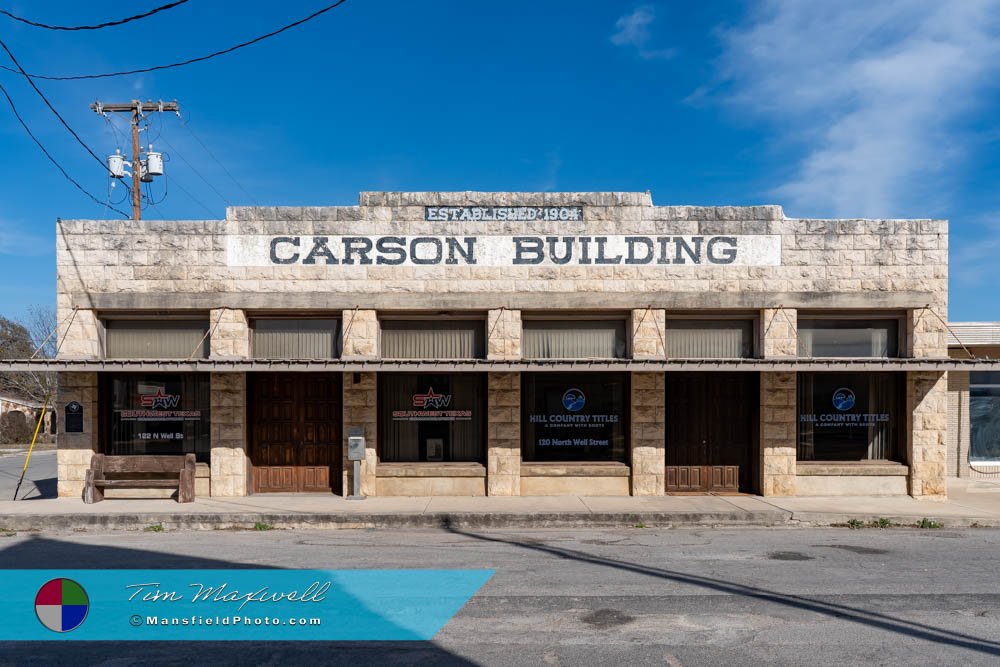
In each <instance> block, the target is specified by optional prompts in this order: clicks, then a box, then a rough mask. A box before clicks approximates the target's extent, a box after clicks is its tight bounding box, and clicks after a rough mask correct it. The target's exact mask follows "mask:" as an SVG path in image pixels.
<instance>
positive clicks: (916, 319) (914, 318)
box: [905, 306, 948, 359]
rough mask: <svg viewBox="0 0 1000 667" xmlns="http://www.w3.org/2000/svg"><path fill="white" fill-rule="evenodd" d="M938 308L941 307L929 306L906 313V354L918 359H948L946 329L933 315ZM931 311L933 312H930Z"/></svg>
mask: <svg viewBox="0 0 1000 667" xmlns="http://www.w3.org/2000/svg"><path fill="white" fill-rule="evenodd" d="M939 308H943V307H940V306H939V307H935V306H931V308H915V309H913V310H910V311H907V316H906V350H905V353H906V354H909V356H911V357H915V358H918V359H920V358H923V359H927V358H935V359H946V358H948V329H947V327H945V324H944V322H942V321H941V320H940V319H938V317H936V316H935V315H934V312H937V311H938V309H939ZM932 309H933V311H934V312H931V311H932ZM942 317H943V315H942Z"/></svg>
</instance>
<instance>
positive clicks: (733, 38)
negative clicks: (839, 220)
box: [707, 0, 1000, 216]
mask: <svg viewBox="0 0 1000 667" xmlns="http://www.w3.org/2000/svg"><path fill="white" fill-rule="evenodd" d="M721 37H722V42H723V48H724V50H723V55H722V58H721V60H720V62H719V65H720V72H719V73H720V79H721V81H722V83H721V85H719V86H717V87H716V88H715V90H714V91H709V92H708V93H707V94H708V95H709V96H716V97H718V98H720V99H722V100H724V101H725V102H727V103H728V104H730V105H731V106H732V108H734V109H736V110H738V111H739V112H740V113H743V114H748V115H750V116H751V117H753V118H756V119H764V120H766V121H768V122H771V123H773V124H774V125H775V126H776V127H778V128H779V129H780V131H781V137H780V141H782V142H792V143H793V144H795V145H797V146H798V147H800V148H803V149H804V151H805V153H804V157H802V158H801V160H800V161H798V162H797V163H796V164H794V165H792V172H791V174H790V175H789V176H787V177H786V178H785V179H784V182H783V183H781V184H780V185H777V186H776V187H775V188H774V192H773V194H774V195H776V196H777V197H778V198H779V199H780V200H781V201H782V203H786V204H787V205H788V206H789V208H790V213H792V214H795V215H825V216H830V215H837V216H859V215H864V216H894V215H897V216H898V215H902V214H913V213H915V212H919V211H920V210H921V208H922V209H923V212H924V213H926V212H927V210H930V209H935V208H940V207H942V205H943V204H944V202H945V200H946V199H947V196H948V189H949V184H950V183H954V181H949V178H951V179H954V177H955V174H956V171H957V170H958V169H959V168H960V166H961V161H962V158H963V156H964V155H966V154H967V153H968V150H969V148H970V147H969V142H968V134H967V133H965V132H963V131H962V129H961V125H962V121H963V119H964V118H965V117H966V116H967V114H969V112H970V111H972V110H974V109H975V107H976V105H977V104H978V103H980V102H981V101H982V98H983V97H984V94H985V92H986V90H987V88H988V87H989V86H990V85H995V84H996V76H997V74H998V73H1000V2H998V1H997V0H982V1H974V0H969V1H967V2H964V1H963V2H945V3H942V2H939V1H938V0H883V1H879V2H871V0H840V1H838V2H830V3H818V2H801V1H799V0H767V1H766V2H764V3H763V4H762V5H761V7H760V8H759V9H758V10H757V11H755V12H752V14H751V15H750V17H749V18H748V20H746V21H745V22H743V23H742V24H740V25H738V26H736V27H734V28H731V29H729V30H725V31H723V32H721Z"/></svg>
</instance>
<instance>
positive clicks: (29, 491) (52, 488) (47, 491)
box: [18, 477, 58, 500]
mask: <svg viewBox="0 0 1000 667" xmlns="http://www.w3.org/2000/svg"><path fill="white" fill-rule="evenodd" d="M29 484H33V485H34V488H31V486H29ZM57 484H58V483H57V481H56V478H55V477H48V478H46V479H34V480H31V481H29V480H24V484H23V485H22V486H21V493H20V494H19V496H18V500H41V499H43V498H56V497H57V495H58V491H57V489H56V486H57Z"/></svg>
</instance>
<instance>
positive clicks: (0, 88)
mask: <svg viewBox="0 0 1000 667" xmlns="http://www.w3.org/2000/svg"><path fill="white" fill-rule="evenodd" d="M0 92H3V96H4V97H6V98H7V104H9V105H10V109H11V111H13V112H14V117H15V118H17V122H19V123H20V124H21V127H23V128H24V131H25V132H27V133H28V136H29V137H31V140H32V141H34V142H35V145H36V146H38V148H40V149H41V151H42V153H44V154H45V157H47V158H48V159H49V162H51V163H52V164H54V165H55V167H56V169H58V170H59V171H60V172H61V173H62V175H63V176H64V177H65V178H66V180H67V181H69V182H70V183H72V184H73V185H75V186H76V189H77V190H79V191H80V192H82V193H83V194H85V195H87V196H88V197H90V198H91V199H93V200H94V202H96V203H97V205H98V206H105V207H107V208H110V209H111V210H112V211H114V212H115V213H118V214H120V215H121V216H122V217H124V218H125V219H126V220H128V214H127V213H125V212H124V211H120V210H118V209H117V208H115V207H114V206H112V205H111V204H110V202H102V201H101V200H100V199H98V198H97V197H95V196H94V195H92V194H91V193H90V192H89V191H87V190H86V189H85V188H84V187H83V186H82V185H80V184H79V183H77V182H76V180H74V178H73V177H72V176H70V175H69V174H68V173H67V172H66V170H65V169H63V167H62V165H61V164H59V162H57V161H56V159H55V158H54V157H52V154H51V153H49V152H48V150H46V148H45V146H43V145H42V142H41V141H39V140H38V137H36V136H35V134H34V133H33V132H32V131H31V128H30V127H28V124H27V123H25V122H24V119H23V118H21V114H20V113H18V111H17V107H16V106H15V105H14V100H12V99H11V98H10V94H9V93H8V92H7V89H6V88H5V87H4V86H3V84H2V83H0ZM109 199H110V198H109Z"/></svg>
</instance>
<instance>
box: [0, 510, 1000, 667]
mask: <svg viewBox="0 0 1000 667" xmlns="http://www.w3.org/2000/svg"><path fill="white" fill-rule="evenodd" d="M998 549H1000V531H996V530H986V529H979V530H975V529H970V530H963V531H943V530H917V529H888V530H876V529H867V530H848V529H816V530H810V529H739V530H695V529H681V530H671V531H660V530H656V531H653V530H650V529H644V528H631V529H625V530H617V531H611V530H607V531H579V530H576V531H571V530H561V531H556V530H550V531H519V532H510V531H489V532H462V531H457V530H435V531H431V530H427V531H400V530H394V531H374V530H370V531H353V530H343V531H266V532H255V531H200V532H164V533H149V532H142V533H140V532H135V533H133V532H124V533H123V532H117V533H106V534H105V533H71V532H70V533H45V534H18V535H14V536H9V537H5V538H0V568H5V569H6V568H18V567H38V568H52V569H60V568H74V567H79V568H91V567H93V568H101V567H120V568H226V567H239V568H245V567H266V568H493V569H495V570H496V573H495V575H494V576H493V578H492V579H491V580H490V581H489V582H488V583H487V584H486V585H485V586H484V587H483V588H482V589H481V590H480V591H479V593H478V594H477V595H476V596H475V597H474V598H473V599H472V600H471V601H470V602H469V603H468V604H466V606H465V607H464V608H463V609H462V610H461V611H460V612H459V613H458V615H457V616H455V617H454V618H453V619H452V620H451V621H450V622H449V623H448V624H447V625H446V626H445V627H444V629H443V630H442V631H441V632H439V633H438V635H437V636H436V637H435V638H434V640H433V641H432V642H426V643H412V642H408V643H402V644H400V643H390V642H386V643H362V644H358V643H348V644H343V643H333V642H299V643H296V642H259V643H258V642H252V643H246V642H230V643H194V644H181V643H170V642H162V643H155V644H148V645H141V646H140V645H136V644H134V643H133V644H130V643H128V642H121V643H107V642H100V643H96V642H95V643H88V642H69V643H64V642H59V643H57V642H39V643H27V642H17V643H8V644H7V645H6V646H2V647H0V656H2V657H0V665H15V664H16V665H20V664H24V665H53V664H60V665H75V664H98V665H109V666H110V665H116V666H117V665H129V664H146V665H150V664H152V665H166V664H171V665H181V664H183V665H192V664H212V665H281V664H344V665H347V664H350V665H358V664H373V663H380V664H413V663H421V664H486V665H524V664H546V665H645V664H649V665H672V666H676V665H805V664H808V665H848V664H849V665H858V664H874V665H958V664H963V665H996V664H998V662H1000V579H998V577H997V576H996V563H997V553H998Z"/></svg>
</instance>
